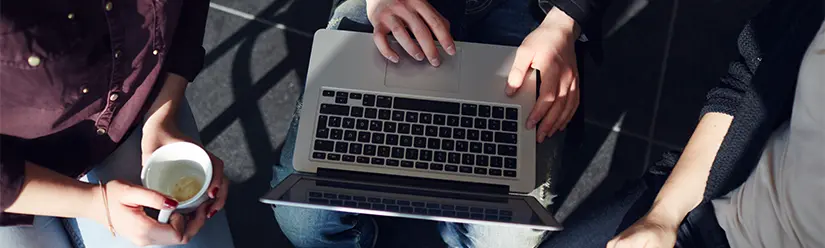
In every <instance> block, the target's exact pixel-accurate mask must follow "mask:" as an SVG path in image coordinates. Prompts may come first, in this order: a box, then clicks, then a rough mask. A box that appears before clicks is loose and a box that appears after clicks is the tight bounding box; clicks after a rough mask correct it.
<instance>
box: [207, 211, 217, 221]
mask: <svg viewBox="0 0 825 248" xmlns="http://www.w3.org/2000/svg"><path fill="white" fill-rule="evenodd" d="M217 212H218V210H212V211H211V212H209V214H207V215H206V218H207V219H211V218H212V216H215V213H217Z"/></svg>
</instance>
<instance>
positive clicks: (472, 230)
mask: <svg viewBox="0 0 825 248" xmlns="http://www.w3.org/2000/svg"><path fill="white" fill-rule="evenodd" d="M438 230H439V232H440V233H441V238H442V239H443V240H444V243H446V244H447V246H449V247H461V248H465V247H466V248H470V247H472V248H485V247H490V248H493V247H495V248H498V247H508V248H534V247H537V246H538V245H539V244H541V242H542V241H544V238H545V236H546V235H547V232H546V231H541V230H534V229H528V228H517V227H503V226H493V225H471V224H462V223H448V222H441V223H438Z"/></svg>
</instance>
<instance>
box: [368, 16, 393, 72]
mask: <svg viewBox="0 0 825 248" xmlns="http://www.w3.org/2000/svg"><path fill="white" fill-rule="evenodd" d="M389 32H390V30H389V29H387V28H386V27H384V25H376V26H375V29H373V31H372V40H373V42H375V47H377V48H378V52H380V53H381V55H382V56H384V58H386V59H387V60H389V61H392V62H393V63H398V54H397V53H395V51H394V50H392V47H390V42H389V40H388V39H387V33H389Z"/></svg>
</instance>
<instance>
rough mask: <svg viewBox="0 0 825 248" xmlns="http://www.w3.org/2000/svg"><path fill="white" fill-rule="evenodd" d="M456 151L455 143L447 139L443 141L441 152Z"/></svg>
mask: <svg viewBox="0 0 825 248" xmlns="http://www.w3.org/2000/svg"><path fill="white" fill-rule="evenodd" d="M454 149H455V141H453V140H446V139H445V140H442V141H441V150H445V151H452V150H454Z"/></svg>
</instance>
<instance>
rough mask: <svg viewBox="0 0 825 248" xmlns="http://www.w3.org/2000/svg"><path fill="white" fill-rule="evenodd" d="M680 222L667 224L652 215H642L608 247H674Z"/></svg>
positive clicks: (608, 244) (611, 241)
mask: <svg viewBox="0 0 825 248" xmlns="http://www.w3.org/2000/svg"><path fill="white" fill-rule="evenodd" d="M677 228H678V224H675V225H671V224H667V222H666V221H662V220H660V219H658V218H656V217H652V216H651V215H646V216H645V217H642V218H641V219H639V220H638V221H636V223H633V225H632V226H630V227H629V228H628V229H627V230H625V231H623V232H622V233H620V234H619V236H616V237H615V238H613V240H610V242H608V243H607V248H672V247H673V246H674V245H675V244H676V232H677Z"/></svg>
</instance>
